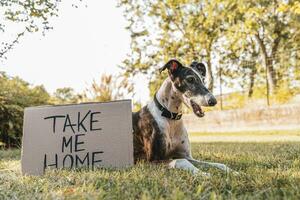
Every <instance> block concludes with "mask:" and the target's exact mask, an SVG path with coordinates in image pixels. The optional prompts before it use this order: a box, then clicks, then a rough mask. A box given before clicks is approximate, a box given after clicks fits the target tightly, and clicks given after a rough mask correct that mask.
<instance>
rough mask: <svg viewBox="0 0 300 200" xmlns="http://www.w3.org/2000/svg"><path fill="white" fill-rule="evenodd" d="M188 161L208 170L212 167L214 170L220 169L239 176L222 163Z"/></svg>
mask: <svg viewBox="0 0 300 200" xmlns="http://www.w3.org/2000/svg"><path fill="white" fill-rule="evenodd" d="M186 159H187V160H188V161H190V162H191V163H194V164H198V165H200V166H201V167H203V168H207V169H208V168H210V167H214V168H217V169H220V170H222V171H224V172H226V173H233V174H234V175H238V172H236V171H234V170H232V169H230V168H229V167H227V166H226V165H224V164H221V163H214V162H205V161H200V160H195V159H193V158H186Z"/></svg>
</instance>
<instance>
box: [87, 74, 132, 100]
mask: <svg viewBox="0 0 300 200" xmlns="http://www.w3.org/2000/svg"><path fill="white" fill-rule="evenodd" d="M130 93H132V84H130V82H128V80H127V79H124V78H122V77H114V76H113V75H106V74H103V75H102V76H101V77H100V80H99V81H98V82H97V81H96V80H94V81H93V83H92V85H91V87H90V88H88V89H86V91H85V93H84V97H85V98H87V99H88V101H101V102H105V101H112V100H120V99H123V98H124V97H125V95H127V94H130Z"/></svg>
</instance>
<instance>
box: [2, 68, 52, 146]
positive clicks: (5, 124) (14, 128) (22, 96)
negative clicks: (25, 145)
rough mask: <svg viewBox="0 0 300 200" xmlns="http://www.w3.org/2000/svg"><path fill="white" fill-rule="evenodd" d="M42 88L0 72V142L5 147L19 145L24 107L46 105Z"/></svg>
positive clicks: (45, 94)
mask: <svg viewBox="0 0 300 200" xmlns="http://www.w3.org/2000/svg"><path fill="white" fill-rule="evenodd" d="M49 98H50V96H49V94H48V93H47V91H46V90H45V89H44V87H43V86H35V87H32V86H31V85H29V83H27V82H25V81H23V80H22V79H20V78H18V77H9V76H7V75H6V74H5V73H3V72H0V141H1V142H2V143H4V144H5V146H6V147H16V146H19V145H20V141H21V136H22V126H23V112H24V108H25V107H29V106H38V105H43V104H47V103H48V101H49Z"/></svg>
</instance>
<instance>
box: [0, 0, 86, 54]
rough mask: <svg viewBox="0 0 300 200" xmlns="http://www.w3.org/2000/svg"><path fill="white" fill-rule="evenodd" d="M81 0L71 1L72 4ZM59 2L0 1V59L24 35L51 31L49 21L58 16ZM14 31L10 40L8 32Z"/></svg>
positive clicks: (57, 0) (54, 0)
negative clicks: (0, 36)
mask: <svg viewBox="0 0 300 200" xmlns="http://www.w3.org/2000/svg"><path fill="white" fill-rule="evenodd" d="M80 1H82V0H76V1H73V3H72V5H73V6H74V7H76V5H74V3H75V4H76V3H77V2H80ZM61 2H62V1H61V0H38V1H37V0H18V1H16V0H1V1H0V15H1V16H2V20H1V21H0V33H1V32H2V33H1V34H2V41H1V46H0V59H3V58H5V54H6V53H7V52H8V51H9V50H11V49H12V48H13V47H14V46H15V45H16V44H17V43H18V42H19V41H20V39H21V38H22V37H23V36H24V35H25V34H26V33H32V32H38V31H41V32H42V33H43V34H45V32H46V31H47V30H49V29H52V26H51V23H50V21H51V19H52V18H53V17H57V16H58V11H59V5H60V4H61ZM10 29H12V30H14V34H12V35H13V36H12V38H10V36H11V33H9V31H8V30H10Z"/></svg>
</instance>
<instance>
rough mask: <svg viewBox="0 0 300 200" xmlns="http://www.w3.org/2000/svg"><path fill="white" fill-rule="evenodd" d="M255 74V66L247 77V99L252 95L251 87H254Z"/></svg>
mask: <svg viewBox="0 0 300 200" xmlns="http://www.w3.org/2000/svg"><path fill="white" fill-rule="evenodd" d="M256 72H257V70H256V68H255V66H252V68H251V72H250V75H249V78H250V83H249V90H248V97H249V98H251V97H252V94H253V86H254V80H255V74H256Z"/></svg>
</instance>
